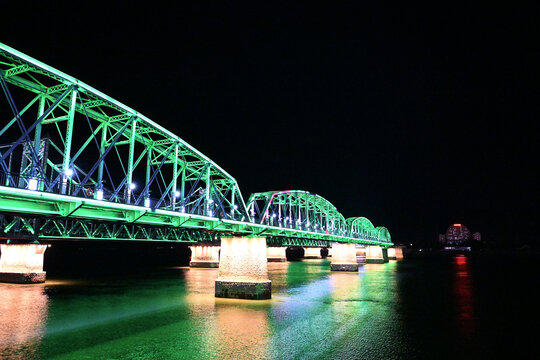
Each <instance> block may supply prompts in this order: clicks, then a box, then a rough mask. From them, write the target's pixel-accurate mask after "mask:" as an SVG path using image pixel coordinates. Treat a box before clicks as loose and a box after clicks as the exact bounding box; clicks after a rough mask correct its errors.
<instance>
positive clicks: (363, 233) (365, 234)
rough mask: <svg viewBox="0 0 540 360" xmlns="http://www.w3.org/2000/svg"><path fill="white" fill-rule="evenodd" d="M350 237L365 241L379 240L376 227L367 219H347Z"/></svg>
mask: <svg viewBox="0 0 540 360" xmlns="http://www.w3.org/2000/svg"><path fill="white" fill-rule="evenodd" d="M347 226H348V228H349V235H350V236H351V237H354V238H359V239H363V240H372V241H374V240H377V231H376V230H375V226H373V224H372V223H371V221H369V219H367V218H365V217H350V218H347Z"/></svg>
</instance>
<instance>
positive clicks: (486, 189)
mask: <svg viewBox="0 0 540 360" xmlns="http://www.w3.org/2000/svg"><path fill="white" fill-rule="evenodd" d="M436 3H438V2H431V3H430V4H431V5H425V4H413V3H411V2H404V3H402V4H399V5H396V4H389V3H385V2H382V1H369V2H360V1H359V2H343V3H340V4H339V5H337V4H334V2H329V3H328V4H327V5H325V6H321V5H313V3H312V2H305V3H296V4H289V3H287V2H285V3H280V4H278V3H275V2H254V3H250V4H249V5H246V4H240V3H237V2H226V3H221V4H220V5H216V4H208V3H207V4H202V3H201V2H194V3H191V4H187V3H183V5H177V6H174V7H170V6H166V7H165V6H159V5H157V2H149V3H142V2H129V3H125V4H123V5H119V4H116V3H115V4H112V2H111V3H103V4H98V3H97V2H95V1H92V2H65V3H64V2H49V1H41V2H28V3H24V2H23V3H19V2H17V4H16V7H15V4H13V5H11V6H10V5H7V3H2V7H1V10H0V11H2V12H3V14H2V20H1V24H0V41H1V42H3V43H5V44H7V45H10V46H12V47H14V48H16V49H18V50H20V51H22V52H23V53H26V54H28V55H30V56H33V57H35V58H37V59H38V60H41V61H43V62H45V63H47V64H49V65H51V66H53V67H56V68H58V69H60V70H62V71H64V72H66V73H68V74H70V75H72V76H74V77H76V78H78V79H81V80H82V81H84V82H86V83H88V84H90V85H91V86H93V87H95V88H97V89H99V90H101V91H103V92H104V93H106V94H108V95H110V96H112V97H114V98H116V99H117V100H119V101H121V102H123V103H125V104H126V105H128V106H130V107H132V108H134V109H136V110H138V111H140V112H141V113H143V114H145V115H147V116H148V117H150V118H151V119H153V120H154V121H156V122H158V123H160V124H161V125H163V126H165V127H166V128H168V129H169V130H171V131H173V132H174V133H176V134H178V135H179V136H180V137H182V138H183V139H184V140H186V141H187V142H189V143H190V144H191V145H193V146H195V147H196V148H197V149H199V150H200V151H202V152H203V153H205V154H206V155H207V156H209V157H210V158H212V159H213V160H214V161H215V162H217V163H218V164H219V165H221V166H222V167H223V168H224V169H226V170H227V171H228V172H229V173H230V174H232V175H233V176H234V177H235V178H236V179H237V180H238V182H239V184H240V188H241V190H242V193H243V195H244V198H245V200H247V197H248V196H249V194H250V193H252V192H255V191H268V190H285V189H303V190H309V191H312V192H315V193H317V194H320V195H322V196H323V197H325V198H326V199H328V200H329V201H331V202H332V203H333V204H334V205H336V207H337V208H338V209H339V210H340V211H341V212H342V214H343V215H344V216H345V217H349V216H366V217H368V218H370V219H371V220H372V221H373V223H374V224H375V225H376V226H377V225H386V226H387V227H388V228H389V230H390V232H391V234H392V237H393V239H394V241H396V242H401V243H408V242H418V243H421V242H425V241H427V240H432V239H436V237H437V234H438V233H440V232H444V230H445V229H446V227H447V226H448V225H449V224H451V223H454V222H462V223H464V224H466V225H467V226H468V227H469V228H470V229H471V230H472V231H480V232H481V233H482V234H483V235H484V237H485V238H486V239H487V240H489V241H493V242H498V243H504V242H507V241H510V243H511V244H513V245H516V246H517V245H520V244H522V243H524V242H529V243H533V242H536V237H535V236H534V230H535V229H534V228H535V226H536V223H537V221H536V214H537V206H536V203H537V201H538V196H537V195H536V194H535V192H536V190H534V189H535V188H537V179H538V170H537V169H538V160H537V156H536V155H534V151H535V149H536V148H537V141H536V137H537V134H538V126H537V124H536V120H537V118H538V114H539V113H538V111H537V110H538V106H537V104H538V98H539V91H538V84H539V82H538V80H539V78H538V70H537V68H538V64H539V62H538V60H539V59H540V57H539V48H538V39H539V37H538V34H540V31H539V30H540V29H539V27H540V26H539V23H540V22H539V19H540V17H539V15H540V13H539V10H538V7H537V6H535V5H533V4H534V3H532V2H531V3H530V4H527V3H520V4H517V3H516V4H513V3H512V4H509V3H507V4H504V6H500V7H496V8H494V6H495V5H494V4H487V5H485V6H484V5H480V4H478V3H477V2H470V3H474V5H464V6H461V5H455V4H454V3H452V4H450V3H449V4H446V5H441V4H436ZM8 6H9V8H8ZM11 7H12V8H11Z"/></svg>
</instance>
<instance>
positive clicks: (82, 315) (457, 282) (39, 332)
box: [0, 252, 539, 360]
mask: <svg viewBox="0 0 540 360" xmlns="http://www.w3.org/2000/svg"><path fill="white" fill-rule="evenodd" d="M536 261H537V260H536V257H534V256H531V255H523V254H517V255H516V254H514V255H511V256H506V255H503V253H502V252H500V253H489V254H472V255H467V256H464V255H458V254H428V255H424V256H416V257H414V258H409V259H405V260H404V261H400V262H396V261H391V262H390V263H387V264H382V265H381V264H369V265H362V266H360V270H359V272H358V273H339V272H330V262H329V261H328V260H303V261H290V262H286V263H269V264H268V268H269V276H270V279H271V280H272V299H271V300H263V301H243V300H232V299H216V298H214V295H213V291H214V280H215V279H216V277H217V270H216V269H195V268H194V269H190V268H189V267H166V268H163V267H162V268H157V267H156V268H153V269H144V271H142V270H141V271H132V272H121V273H117V274H111V273H108V274H107V272H105V273H100V274H99V275H94V276H92V274H80V273H77V274H72V275H62V276H50V277H49V278H48V280H47V282H46V283H45V284H41V285H15V284H0V358H2V359H24V360H26V359H89V360H90V359H91V360H95V359H141V360H142V359H370V360H372V359H455V358H461V359H463V358H475V359H483V358H492V359H493V358H501V357H502V356H503V355H502V354H506V353H507V352H508V351H510V353H511V354H513V355H514V357H515V358H529V357H531V358H532V357H533V356H534V355H537V353H538V345H537V342H536V341H535V339H534V337H535V336H536V335H534V334H535V333H536V332H537V331H536V330H535V329H536V326H537V324H538V316H537V315H538V311H537V309H536V307H537V305H538V300H539V295H537V294H535V293H534V292H533V290H534V289H535V288H536V289H537V288H538V285H539V283H538V276H537V275H536V273H537V271H536ZM528 326H532V329H531V330H528V329H527V327H528Z"/></svg>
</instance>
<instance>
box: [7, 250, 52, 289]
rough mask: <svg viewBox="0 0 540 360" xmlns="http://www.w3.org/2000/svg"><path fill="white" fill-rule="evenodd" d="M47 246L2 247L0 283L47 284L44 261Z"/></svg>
mask: <svg viewBox="0 0 540 360" xmlns="http://www.w3.org/2000/svg"><path fill="white" fill-rule="evenodd" d="M47 247H48V246H47V245H41V244H2V245H0V251H1V252H2V253H1V255H0V282H9V283H19V284H35V283H42V282H45V277H46V273H45V271H43V259H44V257H45V250H47Z"/></svg>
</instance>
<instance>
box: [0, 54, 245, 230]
mask: <svg viewBox="0 0 540 360" xmlns="http://www.w3.org/2000/svg"><path fill="white" fill-rule="evenodd" d="M0 83H1V84H2V89H3V91H4V93H5V95H6V97H7V99H8V102H9V105H10V107H11V110H12V111H11V112H12V116H13V118H12V120H11V121H8V122H7V124H5V125H4V124H2V125H3V127H2V129H1V130H0V146H1V145H4V146H3V147H1V148H0V165H2V166H1V168H0V173H1V179H0V180H1V181H2V185H7V186H10V187H19V188H32V189H38V190H40V191H44V192H52V193H57V194H67V195H72V196H77V197H80V198H86V199H92V198H93V199H103V201H108V202H114V203H125V204H135V205H140V206H146V207H150V208H158V209H167V210H171V211H178V212H182V213H187V214H197V215H204V216H210V217H219V218H223V219H234V220H248V216H247V211H246V206H245V203H244V200H243V197H242V194H241V193H240V189H239V187H238V184H237V182H236V180H235V179H234V178H233V177H232V176H230V175H229V174H228V173H227V172H225V170H223V169H222V168H221V167H219V166H218V165H217V164H215V163H214V162H213V161H212V160H210V159H209V158H208V157H206V156H205V155H203V154H202V153H200V152H199V151H198V150H196V149H195V148H193V147H192V146H191V145H189V144H188V143H186V142H185V141H184V140H182V139H181V138H179V137H178V136H176V135H174V134H173V133H171V132H170V131H168V130H166V129H164V128H163V127H161V126H159V125H158V124H156V123H155V122H153V121H152V120H150V119H149V118H147V117H146V116H144V115H142V114H140V113H138V112H137V111H135V110H133V109H131V108H129V107H127V106H126V105H124V104H122V103H120V102H118V101H116V100H114V99H112V98H111V97H109V96H107V95H105V94H103V93H101V92H99V91H98V90H96V89H94V88H92V87H90V86H88V85H86V84H85V83H83V82H81V81H79V80H77V79H75V78H73V77H71V76H69V75H67V74H64V73H62V72H60V71H58V70H56V69H53V68H52V67H50V66H48V65H46V64H43V63H41V62H39V61H37V60H35V59H33V58H31V57H29V56H27V55H25V54H22V53H20V52H19V51H17V50H15V49H12V48H10V47H9V46H6V45H4V44H1V43H0ZM21 90H24V91H21ZM14 95H17V96H14ZM15 98H17V102H15V100H14V99H15ZM21 105H23V107H22V108H21V107H20V106H21ZM19 109H21V111H19ZM36 114H37V115H36ZM42 134H45V135H42ZM15 139H17V140H16V141H15V142H13V141H14V140H15ZM45 149H46V150H47V151H45Z"/></svg>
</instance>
